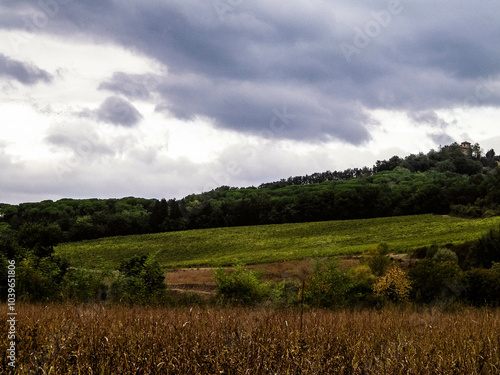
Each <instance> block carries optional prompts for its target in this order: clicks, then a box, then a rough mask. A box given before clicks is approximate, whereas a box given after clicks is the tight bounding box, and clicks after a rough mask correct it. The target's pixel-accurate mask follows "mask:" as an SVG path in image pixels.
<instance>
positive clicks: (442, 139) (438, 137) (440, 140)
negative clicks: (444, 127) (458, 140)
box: [428, 133, 455, 145]
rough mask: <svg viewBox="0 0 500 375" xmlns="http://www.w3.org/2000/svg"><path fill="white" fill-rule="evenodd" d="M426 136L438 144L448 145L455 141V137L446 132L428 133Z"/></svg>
mask: <svg viewBox="0 0 500 375" xmlns="http://www.w3.org/2000/svg"><path fill="white" fill-rule="evenodd" d="M428 136H429V138H430V139H432V140H433V141H434V142H435V143H436V144H438V145H449V144H452V143H453V142H455V139H453V138H452V137H451V136H449V135H448V134H446V133H430V134H428Z"/></svg>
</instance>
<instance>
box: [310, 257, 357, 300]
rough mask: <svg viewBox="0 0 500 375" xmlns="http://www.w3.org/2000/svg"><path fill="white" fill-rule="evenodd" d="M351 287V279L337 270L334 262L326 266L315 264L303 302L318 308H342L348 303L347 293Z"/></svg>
mask: <svg viewBox="0 0 500 375" xmlns="http://www.w3.org/2000/svg"><path fill="white" fill-rule="evenodd" d="M353 285H354V283H353V282H352V281H351V279H350V278H349V277H348V276H347V275H346V274H344V273H342V272H341V271H340V270H339V268H338V265H337V263H335V262H334V261H329V262H328V263H326V264H322V263H320V262H317V263H316V264H315V266H314V270H313V274H312V275H311V277H309V279H308V280H307V283H306V287H305V291H304V297H305V301H306V302H307V303H308V304H310V305H313V306H320V307H332V306H343V305H345V304H347V302H348V297H349V291H350V290H351V288H352V287H353Z"/></svg>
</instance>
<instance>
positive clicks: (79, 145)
mask: <svg viewBox="0 0 500 375" xmlns="http://www.w3.org/2000/svg"><path fill="white" fill-rule="evenodd" d="M44 141H45V142H46V143H47V144H49V145H51V146H55V147H57V148H63V149H67V150H70V151H72V153H73V155H74V156H75V157H78V158H82V159H85V160H91V159H95V158H96V157H100V156H107V155H114V154H115V152H114V151H113V149H112V148H111V147H110V146H109V145H107V144H106V142H105V141H104V140H103V139H102V137H100V136H99V135H98V134H97V133H96V132H95V131H93V130H91V129H86V128H85V127H83V126H81V124H77V125H76V126H73V127H72V128H67V127H65V126H61V125H56V126H53V127H51V128H50V129H49V131H48V134H47V136H46V137H45V139H44Z"/></svg>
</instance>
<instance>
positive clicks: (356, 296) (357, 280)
mask: <svg viewBox="0 0 500 375" xmlns="http://www.w3.org/2000/svg"><path fill="white" fill-rule="evenodd" d="M347 276H348V277H349V278H350V280H351V282H352V284H353V285H352V287H351V289H350V291H349V302H350V303H353V304H356V303H360V302H367V303H368V304H374V303H375V301H373V299H372V298H371V297H372V296H373V285H374V284H375V282H376V281H377V277H376V276H375V275H374V274H373V272H372V270H371V269H370V267H368V266H367V265H365V264H361V265H359V266H357V267H355V268H351V269H350V270H349V271H348V272H347Z"/></svg>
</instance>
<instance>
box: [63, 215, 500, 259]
mask: <svg viewBox="0 0 500 375" xmlns="http://www.w3.org/2000/svg"><path fill="white" fill-rule="evenodd" d="M499 224H500V217H492V218H486V219H463V218H456V217H448V216H441V215H416V216H399V217H386V218H375V219H360V220H338V221H324V222H311V223H295V224H280V225H260V226H250V227H232V228H212V229H198V230H190V231H178V232H168V233H155V234H145V235H132V236H118V237H108V238H102V239H95V240H86V241H81V242H73V243H64V244H60V245H59V246H57V247H56V248H55V251H56V254H58V255H60V256H61V257H63V258H65V259H67V260H69V261H70V263H71V264H72V265H74V266H84V267H89V268H96V267H97V266H98V265H99V264H100V263H101V261H102V260H104V261H107V262H110V263H111V264H112V265H113V266H114V267H118V266H119V264H120V262H121V261H122V260H124V259H126V258H129V257H131V256H132V255H135V254H139V255H145V254H150V253H154V252H158V260H159V262H160V264H161V265H162V266H165V267H193V266H223V265H233V264H236V263H244V264H256V263H266V262H275V261H285V260H294V259H303V258H306V257H315V256H335V255H342V254H358V253H361V252H363V251H365V250H366V249H367V248H369V247H370V246H374V245H377V244H379V243H381V242H386V243H388V244H389V246H390V248H391V251H393V252H396V253H404V252H409V251H411V250H414V249H416V248H419V247H423V246H429V245H432V244H436V245H445V244H448V243H454V244H457V243H463V242H466V241H470V240H474V239H477V238H478V237H480V236H481V235H483V234H485V233H486V232H487V231H488V229H489V228H491V227H497V226H498V225H499Z"/></svg>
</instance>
